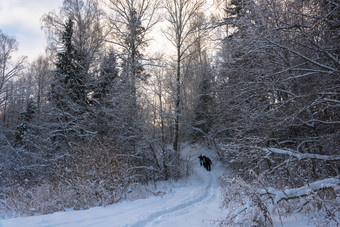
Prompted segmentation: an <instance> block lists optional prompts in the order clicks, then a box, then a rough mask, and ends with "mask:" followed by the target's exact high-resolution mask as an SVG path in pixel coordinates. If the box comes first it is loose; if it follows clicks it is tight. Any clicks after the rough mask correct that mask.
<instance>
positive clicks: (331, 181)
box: [258, 178, 340, 204]
mask: <svg viewBox="0 0 340 227" xmlns="http://www.w3.org/2000/svg"><path fill="white" fill-rule="evenodd" d="M339 184H340V179H339V178H326V179H323V180H319V181H315V182H313V183H310V184H308V185H305V186H302V187H299V188H287V189H285V190H283V191H281V190H276V189H274V188H267V189H259V190H258V192H259V194H260V195H261V196H265V195H271V196H273V197H274V200H273V202H274V204H278V203H279V202H280V201H282V200H290V199H296V198H300V197H303V196H308V195H310V194H311V192H315V191H319V190H322V189H325V188H335V187H337V185H339Z"/></svg>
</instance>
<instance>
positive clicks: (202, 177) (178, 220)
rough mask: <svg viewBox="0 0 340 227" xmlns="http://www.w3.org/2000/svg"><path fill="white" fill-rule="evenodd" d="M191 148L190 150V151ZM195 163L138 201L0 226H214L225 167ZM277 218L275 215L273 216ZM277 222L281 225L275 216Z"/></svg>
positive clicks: (292, 223)
mask: <svg viewBox="0 0 340 227" xmlns="http://www.w3.org/2000/svg"><path fill="white" fill-rule="evenodd" d="M190 152H191V151H190ZM189 156H190V157H191V160H192V161H191V162H192V165H193V166H194V168H193V172H192V174H191V176H190V177H189V178H188V179H187V182H182V183H180V182H178V183H177V184H176V185H177V186H174V187H172V191H171V193H168V194H166V195H164V196H154V197H150V198H147V199H140V200H135V201H123V202H120V203H117V204H113V205H111V206H107V207H95V208H91V209H88V210H83V211H66V212H58V213H54V214H49V215H41V216H33V217H21V218H13V219H4V220H2V221H1V222H0V227H19V226H20V227H57V226H58V227H59V226H60V227H78V226H80V227H89V226H91V227H92V226H95V227H111V226H112V227H123V226H124V227H128V226H129V227H130V226H131V227H144V226H145V227H152V226H157V227H170V226H171V227H173V226H175V227H190V226H192V227H208V226H209V227H211V226H218V223H216V221H217V220H221V219H223V218H224V217H225V215H226V211H225V210H221V208H220V207H219V206H220V204H221V193H220V189H219V187H218V177H219V176H220V175H221V174H222V168H221V167H220V166H219V165H218V163H217V165H216V163H214V160H216V157H214V155H213V154H212V153H210V152H209V157H211V158H212V160H213V166H212V171H211V172H208V171H206V170H205V169H204V168H203V167H201V166H199V164H198V159H197V156H198V153H197V152H196V153H194V154H190V155H189ZM274 220H275V218H274ZM1 223H2V224H1ZM274 226H275V227H276V226H281V224H280V221H279V220H278V219H277V220H275V223H274ZM296 226H299V227H307V226H308V227H311V226H314V225H312V224H307V222H306V221H305V220H302V219H301V217H300V216H296V217H294V216H292V217H289V218H285V220H284V227H296Z"/></svg>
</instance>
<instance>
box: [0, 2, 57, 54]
mask: <svg viewBox="0 0 340 227" xmlns="http://www.w3.org/2000/svg"><path fill="white" fill-rule="evenodd" d="M62 2H63V0H0V30H2V32H3V33H5V34H7V35H8V36H11V37H14V38H15V39H16V40H17V41H18V43H19V55H21V56H28V57H29V60H33V59H35V58H36V57H37V56H38V55H39V54H43V53H44V49H45V46H46V38H45V34H44V32H43V31H42V30H41V17H42V16H43V15H44V14H46V13H48V12H49V11H51V10H56V11H59V8H60V7H61V6H62Z"/></svg>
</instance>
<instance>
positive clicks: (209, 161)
mask: <svg viewBox="0 0 340 227" xmlns="http://www.w3.org/2000/svg"><path fill="white" fill-rule="evenodd" d="M211 164H212V161H211V159H210V158H208V157H206V169H207V170H208V171H211Z"/></svg>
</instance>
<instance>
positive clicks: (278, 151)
mask: <svg viewBox="0 0 340 227" xmlns="http://www.w3.org/2000/svg"><path fill="white" fill-rule="evenodd" d="M260 150H262V151H265V152H271V153H275V154H283V155H289V156H293V157H295V158H297V159H299V160H302V159H319V160H327V161H339V160H340V155H320V154H308V153H299V152H294V151H290V150H283V149H278V148H260Z"/></svg>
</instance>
